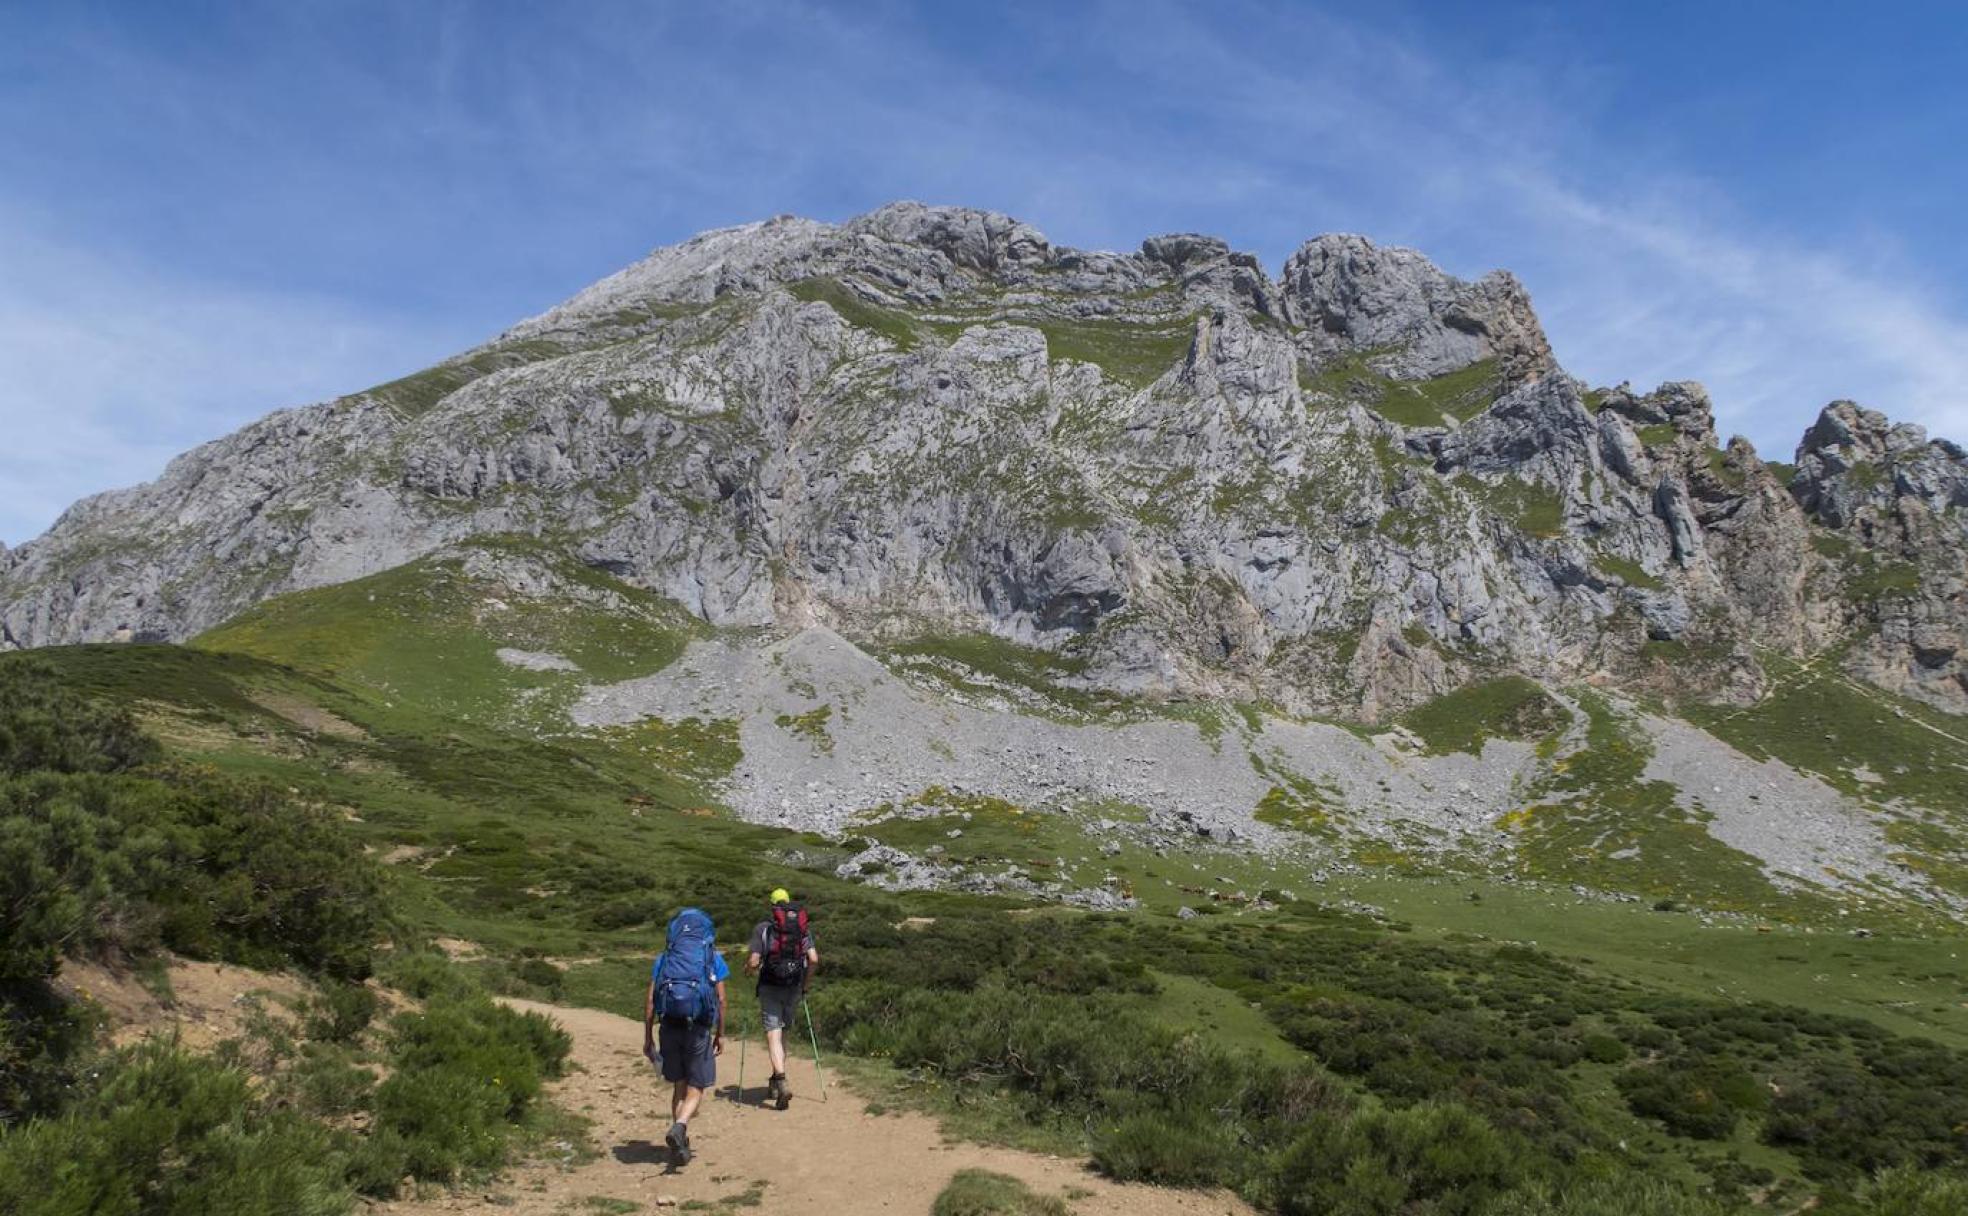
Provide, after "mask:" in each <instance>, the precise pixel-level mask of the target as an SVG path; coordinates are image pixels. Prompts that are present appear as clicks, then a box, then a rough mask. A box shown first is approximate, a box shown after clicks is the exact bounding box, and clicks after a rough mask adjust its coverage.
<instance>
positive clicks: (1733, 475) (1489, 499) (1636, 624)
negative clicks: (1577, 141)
mask: <svg viewBox="0 0 1968 1216" xmlns="http://www.w3.org/2000/svg"><path fill="white" fill-rule="evenodd" d="M1963 468H1964V462H1963V455H1962V452H1961V450H1960V449H1959V448H1956V447H1954V446H1952V445H1950V444H1946V443H1941V442H1929V441H1928V440H1926V438H1925V436H1924V435H1922V434H1921V433H1920V432H1919V431H1918V429H1917V428H1909V427H1895V426H1890V425H1888V424H1887V423H1886V422H1885V420H1884V419H1882V418H1880V417H1879V416H1878V415H1876V414H1872V413H1870V412H1868V411H1864V410H1859V409H1858V408H1857V407H1854V406H1850V405H1848V404H1844V403H1840V404H1838V405H1834V406H1832V407H1830V408H1828V409H1827V410H1826V411H1825V414H1824V415H1823V416H1822V417H1821V418H1820V420H1819V422H1818V423H1817V425H1816V426H1814V427H1813V428H1812V430H1811V432H1810V434H1809V435H1808V436H1807V437H1806V440H1805V444H1804V446H1803V447H1802V448H1800V450H1799V453H1798V461H1797V469H1796V472H1795V475H1794V477H1792V476H1791V474H1790V473H1789V472H1788V471H1786V470H1780V469H1779V468H1776V467H1773V466H1770V465H1767V464H1765V463H1764V462H1763V461H1762V460H1760V459H1759V458H1758V456H1757V454H1756V453H1755V452H1754V451H1752V450H1751V449H1750V447H1749V445H1748V444H1747V443H1746V442H1744V441H1742V440H1739V439H1738V440H1732V441H1731V442H1730V443H1729V444H1728V445H1727V446H1726V447H1718V446H1717V437H1716V434H1715V430H1714V421H1713V415H1712V412H1711V410H1710V407H1709V402H1708V398H1707V396H1706V394H1705V393H1703V392H1702V390H1701V389H1700V387H1699V386H1697V385H1692V384H1685V383H1678V384H1668V385H1664V386H1662V387H1661V388H1660V389H1658V390H1656V391H1654V392H1652V393H1645V394H1642V393H1636V392H1633V391H1631V390H1629V389H1626V388H1624V387H1622V388H1618V389H1610V390H1605V391H1602V392H1586V391H1584V388H1583V386H1582V385H1580V384H1578V383H1577V382H1576V381H1574V380H1572V379H1571V378H1570V377H1569V376H1567V375H1565V374H1564V372H1563V371H1562V370H1561V369H1560V368H1559V367H1558V365H1557V363H1556V362H1555V361H1554V359H1553V356H1552V352H1551V349H1550V346H1549V343H1548V342H1547V341H1546V339H1545V336H1544V333H1543V330H1542V328H1541V326H1540V325H1539V324H1538V320H1537V317H1536V314H1535V313H1534V312H1533V310H1532V308H1531V305H1530V301H1529V298H1528V296H1527V294H1526V293H1525V291H1524V289H1523V287H1522V286H1521V285H1520V284H1518V283H1517V281H1516V280H1515V279H1513V278H1511V277H1510V276H1509V275H1507V274H1503V273H1500V272H1499V273H1493V274H1490V275H1486V276H1485V277H1483V278H1482V279H1479V280H1477V281H1476V282H1473V283H1471V282H1464V281H1461V280H1458V279H1455V278H1453V277H1451V276H1449V275H1447V274H1444V273H1443V272H1442V271H1440V270H1439V269H1437V268H1436V267H1435V266H1433V265H1432V264H1430V263H1429V262H1428V261H1427V260H1426V259H1425V258H1423V257H1422V256H1421V255H1420V254H1418V253H1415V252H1413V251H1411V250H1405V249H1390V248H1383V247H1380V246H1376V245H1374V244H1373V243H1372V242H1370V241H1367V240H1365V239H1364V238H1361V237H1355V236H1327V237H1320V238H1318V239H1315V240H1313V241H1310V242H1308V243H1307V244H1306V245H1304V246H1303V247H1302V248H1300V249H1299V250H1298V251H1297V252H1296V253H1294V254H1293V255H1292V256H1291V257H1290V258H1289V259H1288V260H1287V262H1286V264H1285V266H1284V269H1283V274H1282V276H1281V277H1280V278H1279V279H1276V280H1274V279H1272V278H1271V277H1270V276H1269V275H1267V274H1266V273H1265V272H1264V270H1263V269H1262V267H1261V266H1260V265H1259V264H1258V262H1257V261H1256V259H1254V258H1252V257H1250V256H1249V255H1246V254H1242V253H1238V252H1236V251H1234V250H1232V249H1230V248H1229V246H1227V245H1226V244H1225V243H1224V242H1222V241H1220V240H1218V239H1216V238H1213V237H1208V236H1200V235H1195V234H1173V235H1167V236H1158V237H1151V238H1149V239H1148V240H1146V241H1144V242H1143V243H1142V245H1141V248H1140V249H1139V251H1138V252H1136V253H1132V254H1115V253H1098V252H1086V251H1080V250H1073V249H1067V248H1062V247H1058V246H1054V245H1052V244H1051V243H1050V242H1048V241H1047V239H1046V238H1045V237H1044V235H1043V234H1041V233H1039V232H1038V231H1037V230H1035V229H1033V228H1032V227H1031V226H1029V225H1027V224H1023V223H1020V222H1018V221H1016V220H1014V219H1011V218H1010V217H1007V216H1002V215H996V214H993V213H989V212H983V211H973V210H965V209H958V208H941V207H925V206H922V205H919V204H914V203H903V204H897V205H894V206H890V207H885V208H882V209H881V210H878V211H875V212H873V213H871V214H869V215H865V216H862V217H859V218H857V219H854V220H850V221H848V222H847V223H844V224H840V225H829V224H821V223H816V222H813V221H809V220H802V219H796V218H791V217H781V218H778V219H774V220H768V221H764V222H762V223H757V224H749V225H745V226H742V227H738V228H730V229H723V230H720V231H716V232H709V233H705V234H703V235H702V236H699V237H696V238H693V239H692V240H689V241H686V242H684V243H682V244H680V245H677V246H673V247H670V248H666V249H661V250H658V251H656V252H655V253H653V254H651V255H650V256H649V257H648V258H646V259H644V260H643V261H641V262H638V263H637V264H635V265H634V266H631V267H629V268H627V269H625V270H623V271H622V272H620V273H618V274H616V275H613V276H611V277H609V278H607V279H605V280H602V281H601V282H599V283H597V284H595V285H594V286H592V287H590V288H588V289H587V290H585V291H583V292H581V293H579V294H578V295H576V296H575V297H573V298H572V299H570V300H568V301H567V302H566V303H564V304H561V305H560V306H558V307H556V308H554V309H552V310H550V311H548V312H546V313H544V314H542V315H541V316H539V317H536V318H533V319H532V320H529V321H525V322H522V323H521V324H519V325H517V326H515V327H514V328H513V329H512V330H510V331H508V332H507V333H506V334H504V335H501V336H500V337H499V338H498V339H496V340H494V341H493V342H490V343H488V344H486V345H485V346H483V347H480V348H478V349H477V350H474V351H470V352H467V353H466V354H464V355H461V356H459V357H457V358H456V359H453V360H450V361H448V362H447V363H444V364H441V365H439V366H438V367H436V368H432V369H431V370H429V371H427V372H424V373H420V374H419V375H417V376H412V377H408V378H406V379H405V380H401V381H397V382H395V383H392V384H388V385H382V386H379V387H377V388H375V389H371V390H369V391H367V392H363V393H358V394H355V395H353V396H350V397H346V398H343V399H341V400H338V401H333V402H328V403H325V404H320V405H313V406H308V407H305V408H301V409H294V410H286V411H282V412H280V413H276V414H273V415H271V416H269V417H268V418H266V419H264V420H262V421H260V422H258V423H255V424H253V425H252V426H249V427H247V428H245V429H244V430H242V431H240V432H238V433H237V434H234V435H232V436H229V437H227V438H225V439H221V440H218V441H216V442H214V443H211V444H207V445H205V446H203V447H201V448H198V449H196V450H194V451H192V452H190V453H187V454H186V455H184V456H181V457H179V458H178V459H177V460H176V461H174V462H173V463H172V464H171V465H170V467H169V468H168V469H167V470H166V471H165V473H164V475H163V476H162V477H161V478H159V479H158V480H157V481H156V482H154V483H152V484H150V485H147V486H142V487H138V488H136V489H132V490H125V491H118V492H115V493H111V494H104V495H98V496H96V497H94V498H91V499H87V500H84V501H83V502H80V503H78V504H76V505H75V506H74V507H73V508H71V509H70V510H69V511H68V512H67V513H66V514H65V515H64V516H63V517H62V518H61V520H60V521H59V522H57V524H56V525H55V526H54V528H53V529H51V530H50V532H49V533H48V534H47V535H46V536H44V537H41V538H40V539H38V540H35V541H33V542H31V543H29V544H27V545H24V546H22V547H21V548H19V549H16V550H13V551H6V550H0V646H13V645H18V646H39V645H48V644H52V643H61V642H74V641H87V640H107V639H110V638H113V637H116V636H119V631H127V636H132V637H138V638H152V637H154V638H172V639H176V638H185V637H189V636H192V635H195V634H197V633H198V632H200V631H202V630H204V629H207V628H210V627H212V626H214V625H216V624H218V623H220V622H221V621H224V620H225V619H227V618H228V617H230V616H232V615H234V614H236V613H237V612H239V611H241V610H242V609H244V608H246V607H248V606H250V605H252V604H253V603H256V602H258V601H259V600H261V599H264V598H266V597H268V596H272V595H276V594H279V593H282V592H285V591H290V590H295V589H300V588H306V587H312V586H320V585H324V584H328V583H334V582H340V581H345V580H348V579H352V578H355V577H359V576H361V575H364V574H368V573H372V572H375V571H380V570H383V569H387V568H390V567H393V566H396V565H399V564H401V563H403V562H406V561H409V560H412V559H414V558H416V557H418V556H420V555H423V554H426V553H430V552H433V551H435V550H437V549H439V548H442V547H444V546H446V545H450V544H453V543H454V542H457V541H459V540H462V539H465V538H468V537H473V536H484V535H492V534H508V533H515V534H523V535H526V536H530V537H535V538H539V541H540V543H545V544H549V545H552V546H556V547H560V548H563V549H565V550H566V551H569V552H572V553H574V554H576V555H578V556H579V558H580V559H581V560H582V561H584V562H585V563H587V564H588V565H589V566H591V567H593V568H596V569H598V570H602V571H606V572H607V573H609V574H612V575H614V576H616V577H618V578H621V579H623V580H626V581H628V582H630V583H633V584H637V585H639V586H642V587H646V588H649V589H651V590H655V591H658V592H660V593H662V594H663V595H666V596H668V597H670V598H672V599H674V600H675V601H677V602H678V603H680V604H682V605H684V606H685V607H686V608H687V609H688V610H689V611H690V612H692V613H694V614H696V615H698V616H700V617H701V618H703V619H704V620H706V621H709V622H711V623H713V624H716V625H736V626H780V627H788V628H790V627H798V626H805V625H811V624H819V625H825V626H828V627H830V628H834V629H837V630H840V631H842V632H843V633H846V634H849V635H854V636H872V635H888V636H893V635H896V634H901V633H910V632H921V631H942V632H950V631H977V632H988V633H992V634H996V635H998V636H1000V637H1004V638H1008V639H1012V640H1016V641H1019V642H1024V643H1028V644H1031V645H1035V646H1039V647H1043V648H1045V649H1048V650H1052V651H1057V652H1060V653H1061V654H1062V655H1063V656H1065V657H1066V658H1068V659H1070V662H1069V663H1066V664H1064V665H1063V666H1062V671H1065V672H1067V673H1068V674H1066V675H1064V676H1062V678H1066V679H1070V680H1073V681H1076V682H1079V683H1082V684H1085V685H1088V686H1092V687H1099V688H1105V689H1110V690H1115V691H1124V692H1131V693H1166V694H1181V695H1204V696H1236V697H1239V698H1261V699H1267V700H1271V701H1275V702H1277V703H1280V704H1282V705H1284V706H1287V707H1290V708H1293V709H1298V710H1303V711H1308V712H1309V711H1327V712H1332V711H1338V712H1344V713H1354V714H1364V715H1367V716H1378V715H1384V714H1386V713H1388V712H1390V711H1392V710H1395V709H1398V708H1400V707H1402V706H1405V705H1409V704H1412V703H1415V702H1418V701H1421V700H1425V699H1427V698H1429V697H1432V696H1435V695H1437V694H1439V693H1441V692H1444V691H1447V690H1449V689H1451V688H1453V687H1455V686H1457V685H1459V684H1461V683H1464V682H1466V681H1469V680H1471V679H1475V678H1479V677H1483V676H1486V675H1489V674H1493V673H1495V672H1498V671H1501V670H1517V671H1523V672H1526V673H1528V674H1530V675H1533V676H1537V677H1540V678H1547V679H1552V680H1573V679H1579V678H1585V677H1605V678H1632V679H1646V680H1653V681H1656V682H1660V681H1665V682H1666V686H1668V687H1670V688H1671V689H1678V690H1686V691H1694V692H1699V693H1701V694H1703V695H1709V696H1724V697H1728V696H1736V697H1741V696H1749V695H1753V694H1754V693H1755V692H1756V690H1757V689H1758V687H1759V683H1760V680H1761V677H1760V675H1759V667H1758V663H1757V661H1756V651H1757V648H1759V647H1762V648H1769V649H1771V650H1775V651H1778V652H1783V653H1789V654H1802V653H1806V652H1810V651H1815V650H1817V649H1819V648H1821V647H1824V646H1827V645H1832V644H1839V645H1845V646H1847V647H1848V648H1849V650H1850V654H1851V656H1852V658H1851V661H1852V663H1853V664H1854V665H1855V669H1857V670H1859V671H1861V672H1863V674H1865V675H1866V676H1867V677H1868V678H1870V679H1873V680H1875V681H1876V682H1878V683H1879V684H1881V685H1883V686H1885V687H1889V688H1893V689H1896V690H1901V691H1906V692H1910V693H1913V694H1915V695H1919V696H1922V697H1924V698H1926V699H1928V700H1930V701H1933V702H1935V703H1936V704H1941V705H1945V706H1949V707H1952V708H1957V709H1959V708H1962V707H1963V706H1964V705H1968V686H1965V685H1964V682H1963V679H1964V677H1963V667H1962V663H1963V660H1962V658H1961V657H1960V648H1961V640H1962V637H1963V634H1964V611H1968V610H1964V588H1963V585H1962V583H1963V570H1964V564H1965V563H1964V561H1963V555H1964V553H1968V535H1965V534H1964V521H1968V512H1965V511H1963V510H1962V507H1963V505H1964V503H1968V474H1964V471H1963ZM1664 644H1667V645H1671V646H1672V647H1673V648H1675V649H1674V655H1675V658H1674V661H1672V662H1663V661H1662V653H1663V652H1662V650H1661V647H1662V646H1663V645H1664Z"/></svg>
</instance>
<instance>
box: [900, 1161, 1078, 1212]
mask: <svg viewBox="0 0 1968 1216" xmlns="http://www.w3.org/2000/svg"><path fill="white" fill-rule="evenodd" d="M1071 1210H1072V1209H1070V1208H1068V1207H1067V1206H1066V1204H1065V1203H1064V1202H1063V1201H1062V1200H1060V1199H1057V1198H1055V1197H1053V1196H1051V1195H1035V1194H1033V1193H1032V1189H1031V1188H1030V1187H1028V1186H1026V1185H1025V1184H1024V1183H1022V1182H1020V1181H1019V1180H1018V1179H1016V1178H1012V1177H1009V1176H1008V1175H1005V1174H994V1173H992V1172H991V1171H989V1170H958V1171H957V1174H956V1177H954V1178H952V1179H950V1185H948V1186H946V1187H944V1188H943V1190H942V1193H940V1194H939V1195H937V1196H936V1202H935V1203H934V1204H933V1205H931V1207H930V1209H929V1211H930V1216H1069V1213H1070V1212H1071Z"/></svg>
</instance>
